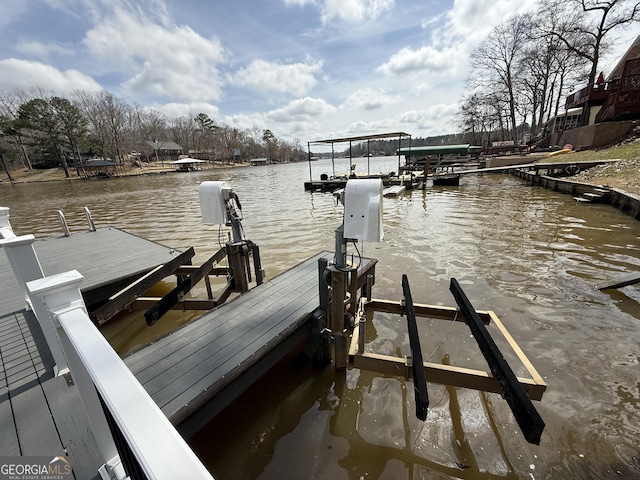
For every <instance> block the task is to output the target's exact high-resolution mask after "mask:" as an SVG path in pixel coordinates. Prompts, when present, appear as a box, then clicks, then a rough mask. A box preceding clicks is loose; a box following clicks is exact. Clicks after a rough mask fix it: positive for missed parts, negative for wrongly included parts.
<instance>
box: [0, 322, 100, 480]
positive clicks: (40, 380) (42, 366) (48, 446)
mask: <svg viewBox="0 0 640 480" xmlns="http://www.w3.org/2000/svg"><path fill="white" fill-rule="evenodd" d="M83 409H84V406H83V405H82V402H81V400H80V397H79V394H78V391H77V389H76V388H75V387H73V386H69V385H67V382H66V380H65V378H64V377H54V376H53V359H52V358H51V354H50V353H49V349H48V347H47V346H46V344H45V343H44V337H43V335H42V331H41V330H40V326H39V325H38V322H37V320H36V318H35V316H34V315H33V313H32V312H27V311H24V310H22V311H18V312H13V313H9V314H5V315H2V316H0V432H2V435H0V455H2V456H5V455H6V456H18V455H22V456H24V455H46V456H48V455H51V457H52V458H53V456H55V455H64V454H65V452H66V454H67V455H68V457H69V462H70V463H71V466H72V468H73V472H74V474H75V478H78V479H85V478H90V479H91V478H99V476H98V471H97V468H98V467H99V466H100V464H101V462H100V457H99V455H98V450H97V446H96V444H95V440H94V438H93V434H92V433H91V431H90V430H89V427H88V423H87V421H86V417H85V415H84V413H83Z"/></svg>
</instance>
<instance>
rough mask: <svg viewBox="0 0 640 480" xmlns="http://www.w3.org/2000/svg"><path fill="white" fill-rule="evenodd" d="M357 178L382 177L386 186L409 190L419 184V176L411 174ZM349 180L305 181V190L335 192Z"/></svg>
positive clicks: (361, 177) (371, 176)
mask: <svg viewBox="0 0 640 480" xmlns="http://www.w3.org/2000/svg"><path fill="white" fill-rule="evenodd" d="M356 178H357V179H367V178H380V179H381V180H382V184H383V185H384V186H385V187H391V186H394V185H401V186H404V187H405V188H406V189H407V190H411V189H412V188H416V186H417V185H418V180H417V178H416V177H415V176H411V175H403V176H401V177H400V178H398V177H390V176H379V175H364V176H359V177H356ZM349 180H350V179H349V178H347V177H340V178H332V179H327V180H314V181H309V182H304V189H305V191H315V192H333V191H336V190H340V189H341V188H345V187H346V185H347V182H348V181H349Z"/></svg>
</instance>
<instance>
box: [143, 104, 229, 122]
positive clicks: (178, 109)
mask: <svg viewBox="0 0 640 480" xmlns="http://www.w3.org/2000/svg"><path fill="white" fill-rule="evenodd" d="M151 108H153V109H155V110H157V111H159V112H161V113H163V114H164V115H165V116H166V117H167V118H178V117H195V116H196V115H198V114H199V113H206V114H207V115H209V117H210V118H212V119H213V120H217V119H218V117H219V115H220V112H219V110H218V107H217V106H215V105H212V104H210V103H206V102H193V103H176V102H171V103H165V104H162V105H160V104H157V105H151Z"/></svg>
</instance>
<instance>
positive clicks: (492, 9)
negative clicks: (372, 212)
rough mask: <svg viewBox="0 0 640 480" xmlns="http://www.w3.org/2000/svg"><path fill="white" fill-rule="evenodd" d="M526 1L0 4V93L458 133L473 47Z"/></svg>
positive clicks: (237, 117) (239, 117)
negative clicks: (101, 97)
mask: <svg viewBox="0 0 640 480" xmlns="http://www.w3.org/2000/svg"><path fill="white" fill-rule="evenodd" d="M534 3H535V2H534V0H453V1H452V0H448V1H446V0H0V4H2V11H3V14H2V15H1V16H0V90H2V91H11V90H14V89H17V88H22V89H29V88H31V87H37V88H43V89H46V90H48V91H52V92H54V93H56V94H58V95H67V96H70V95H72V93H73V91H75V90H78V89H81V90H88V91H94V90H100V89H106V90H108V91H110V92H112V93H113V94H115V95H116V96H118V97H120V98H123V99H125V100H126V101H127V102H129V103H131V104H133V103H137V104H139V105H143V106H150V107H153V108H155V109H157V110H159V111H161V112H163V113H164V114H166V115H167V116H168V117H177V116H181V115H192V116H193V115H196V114H197V113H199V112H204V113H206V114H208V115H209V116H210V117H211V118H213V119H214V120H216V121H218V122H223V123H226V124H228V125H231V126H234V127H237V128H240V129H251V128H254V127H257V128H258V129H260V130H262V129H265V128H269V129H271V130H272V132H273V133H274V134H275V135H276V136H277V137H279V138H285V139H288V140H294V139H296V138H297V139H299V140H301V141H302V142H307V141H309V140H316V139H320V138H327V137H332V136H347V135H361V134H371V133H382V132H389V131H404V132H407V133H410V134H412V135H413V136H431V135H439V134H444V133H452V132H455V131H456V127H455V120H454V115H455V112H456V110H457V102H458V100H459V99H460V96H461V93H462V91H463V89H464V79H465V76H466V72H467V67H468V56H469V53H470V52H471V51H472V50H473V48H474V47H475V46H477V45H478V43H479V42H480V41H481V40H482V39H483V38H484V37H485V36H486V35H487V34H488V33H489V32H490V31H491V29H492V28H493V27H494V26H495V25H497V24H498V23H499V22H500V21H502V20H504V19H505V18H506V17H508V16H510V15H512V14H514V13H517V12H525V11H530V10H531V9H532V8H533V5H534ZM628 38H631V37H630V36H628ZM628 43H629V40H627V41H626V43H625V44H624V45H622V46H620V47H619V48H618V50H617V53H620V51H622V52H623V51H624V50H626V47H627V46H628ZM607 62H608V63H607ZM613 63H615V62H614V60H613V59H611V58H605V63H604V64H603V65H602V66H603V68H607V65H609V68H611V66H612V64H613ZM605 71H606V70H605Z"/></svg>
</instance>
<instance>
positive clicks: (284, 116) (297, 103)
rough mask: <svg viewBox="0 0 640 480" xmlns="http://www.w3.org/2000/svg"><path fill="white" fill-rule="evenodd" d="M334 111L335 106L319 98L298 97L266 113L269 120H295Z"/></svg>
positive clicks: (315, 116)
mask: <svg viewBox="0 0 640 480" xmlns="http://www.w3.org/2000/svg"><path fill="white" fill-rule="evenodd" d="M335 111H336V108H335V107H334V106H332V105H329V104H328V103H327V102H325V101H324V100H322V99H320V98H309V97H305V98H298V99H296V100H293V101H292V102H290V103H289V104H287V105H286V106H284V107H282V108H279V109H277V110H272V111H270V112H268V113H267V114H266V115H267V117H268V118H269V119H270V120H273V121H276V122H297V121H301V120H308V119H312V118H317V117H320V116H322V115H327V114H329V113H333V112H335Z"/></svg>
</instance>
